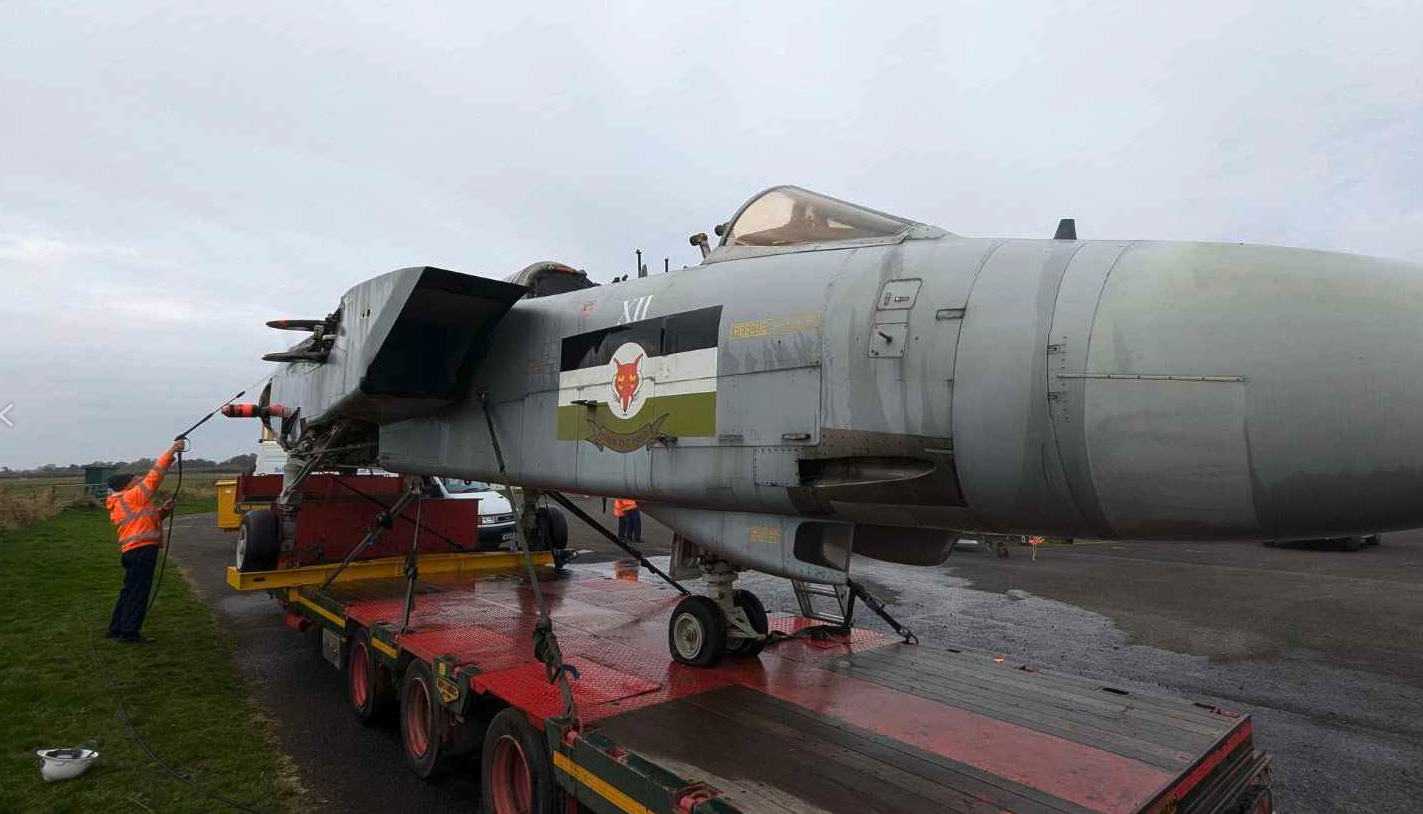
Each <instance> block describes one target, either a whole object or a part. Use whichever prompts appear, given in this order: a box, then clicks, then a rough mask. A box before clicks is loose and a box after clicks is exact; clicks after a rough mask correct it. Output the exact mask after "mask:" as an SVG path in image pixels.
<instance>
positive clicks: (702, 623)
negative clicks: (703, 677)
mask: <svg viewBox="0 0 1423 814" xmlns="http://www.w3.org/2000/svg"><path fill="white" fill-rule="evenodd" d="M667 645H668V649H670V650H671V651H672V658H674V659H676V660H677V661H680V662H681V663H683V664H688V665H691V666H692V667H710V666H711V665H713V664H716V663H717V662H719V661H721V660H722V657H723V656H725V655H726V617H725V616H724V615H722V612H721V608H719V607H717V604H716V603H715V602H713V601H712V600H711V598H710V597H706V596H689V597H687V598H686V599H683V600H682V601H681V602H678V603H677V607H675V608H673V609H672V620H671V622H670V623H669V624H668V627H667Z"/></svg>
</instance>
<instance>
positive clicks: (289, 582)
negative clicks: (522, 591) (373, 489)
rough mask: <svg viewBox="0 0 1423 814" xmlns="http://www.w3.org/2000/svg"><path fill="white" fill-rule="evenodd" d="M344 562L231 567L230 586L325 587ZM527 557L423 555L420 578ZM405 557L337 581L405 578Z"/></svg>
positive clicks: (358, 564)
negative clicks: (249, 568) (254, 568)
mask: <svg viewBox="0 0 1423 814" xmlns="http://www.w3.org/2000/svg"><path fill="white" fill-rule="evenodd" d="M533 558H534V565H536V566H551V565H553V552H550V551H535V552H534V554H533ZM340 565H341V564H340V563H335V562H333V563H325V564H322V565H304V566H301V567H299V568H281V569H278V570H275V571H238V570H237V569H236V568H234V567H232V566H228V568H227V584H228V585H229V586H231V587H232V588H234V589H236V590H239V591H270V590H274V589H277V588H299V587H302V586H305V585H321V584H323V583H325V582H326V578H327V577H329V576H330V575H331V572H332V571H335V570H336V569H337V568H338V567H340ZM523 565H524V555H523V554H522V553H520V552H517V551H471V552H466V553H457V554H421V555H420V575H421V576H434V575H436V574H445V575H450V574H453V575H456V576H461V575H475V574H487V573H490V572H494V571H510V570H514V569H516V568H522V567H523ZM404 577H405V558H404V557H380V558H378V559H373V560H357V561H355V562H353V563H351V564H350V565H348V566H347V567H346V570H344V571H342V572H341V573H340V574H338V575H337V576H336V579H335V582H360V581H363V580H369V579H403V578H404Z"/></svg>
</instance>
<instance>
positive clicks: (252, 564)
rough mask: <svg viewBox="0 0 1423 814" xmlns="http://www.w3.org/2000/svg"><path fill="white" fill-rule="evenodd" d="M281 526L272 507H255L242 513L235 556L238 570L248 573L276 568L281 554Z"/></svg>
mask: <svg viewBox="0 0 1423 814" xmlns="http://www.w3.org/2000/svg"><path fill="white" fill-rule="evenodd" d="M280 528H281V525H280V524H279V523H278V522H277V514H276V512H273V511H272V510H271V509H253V510H252V511H250V512H247V513H246V514H244V515H242V525H240V526H238V527H237V550H236V552H235V556H234V559H235V560H236V565H237V570H238V571H241V572H243V573H246V572H248V571H269V570H271V569H273V568H276V567H277V556H278V555H280V554H281V541H280V539H279V529H280Z"/></svg>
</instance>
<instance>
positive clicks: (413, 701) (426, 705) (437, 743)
mask: <svg viewBox="0 0 1423 814" xmlns="http://www.w3.org/2000/svg"><path fill="white" fill-rule="evenodd" d="M439 699H440V694H439V690H438V688H437V687H436V686H435V677H434V676H433V675H432V674H431V673H430V666H429V665H428V664H426V663H425V662H423V661H420V660H418V659H417V660H415V661H412V662H410V666H409V667H406V668H405V680H404V681H403V682H402V683H401V688H400V741H401V743H402V744H404V746H405V760H406V762H407V763H409V764H410V768H411V769H414V770H415V774H417V775H419V777H420V779H422V780H429V779H430V778H432V777H435V776H436V775H438V774H440V773H441V772H442V771H444V770H445V768H447V763H448V760H446V758H447V750H446V743H447V741H448V740H449V738H448V735H449V733H450V724H451V722H450V715H449V712H448V711H446V710H445V707H444V705H443V704H441V703H440V700H439Z"/></svg>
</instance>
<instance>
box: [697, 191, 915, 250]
mask: <svg viewBox="0 0 1423 814" xmlns="http://www.w3.org/2000/svg"><path fill="white" fill-rule="evenodd" d="M914 225H915V224H914V222H913V221H908V220H904V219H903V218H896V217H894V216H893V215H886V214H885V213H883V212H876V211H875V210H873V209H866V208H865V207H862V206H856V205H854V204H851V203H846V202H845V201H841V200H836V199H835V198H830V197H827V196H825V195H818V194H816V193H814V192H811V191H809V190H805V189H801V188H800V187H792V186H783V187H772V188H771V189H768V190H766V191H765V192H763V193H761V194H760V195H759V196H757V197H756V198H754V199H753V200H751V202H750V203H748V204H746V205H745V206H743V207H742V208H741V211H740V212H739V213H738V214H737V215H736V217H735V218H734V219H733V221H732V223H731V224H730V226H729V228H728V229H726V230H725V233H724V236H723V237H722V241H721V245H722V246H757V247H782V246H799V245H804V244H810V243H832V242H835V241H841V240H869V239H872V238H884V237H891V236H893V235H897V234H899V233H900V232H903V231H905V230H906V229H909V228H911V227H913V226H914Z"/></svg>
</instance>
